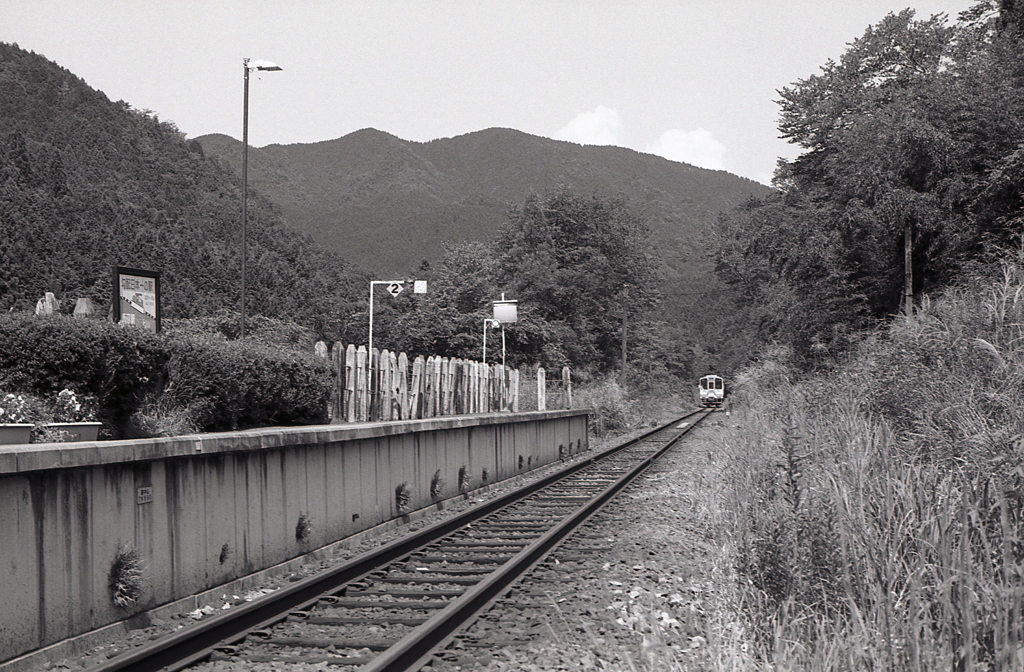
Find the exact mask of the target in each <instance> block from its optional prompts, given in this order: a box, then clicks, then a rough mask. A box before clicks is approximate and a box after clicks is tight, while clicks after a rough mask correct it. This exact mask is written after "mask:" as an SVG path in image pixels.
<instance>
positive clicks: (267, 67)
mask: <svg viewBox="0 0 1024 672" xmlns="http://www.w3.org/2000/svg"><path fill="white" fill-rule="evenodd" d="M242 67H243V69H244V70H245V94H244V96H243V104H242V330H241V332H240V335H239V338H241V339H244V338H245V241H246V228H247V224H248V220H249V71H250V70H263V71H269V72H273V71H277V70H281V67H280V66H278V65H276V64H274V63H271V62H270V61H253V62H252V63H251V64H250V63H249V59H248V58H243V59H242Z"/></svg>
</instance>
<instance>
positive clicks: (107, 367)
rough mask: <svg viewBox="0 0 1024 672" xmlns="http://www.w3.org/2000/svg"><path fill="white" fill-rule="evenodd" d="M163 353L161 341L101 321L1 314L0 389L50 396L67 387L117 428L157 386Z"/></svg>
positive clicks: (100, 418)
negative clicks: (91, 399)
mask: <svg viewBox="0 0 1024 672" xmlns="http://www.w3.org/2000/svg"><path fill="white" fill-rule="evenodd" d="M167 359H168V353H167V350H166V347H165V345H164V343H163V341H162V339H161V338H160V337H158V336H155V335H153V334H150V333H148V332H145V331H142V330H141V329H124V328H120V327H115V326H114V325H112V324H110V323H109V322H103V321H100V320H82V319H76V318H71V317H62V316H51V317H37V316H35V315H31V314H24V313H15V314H9V315H4V316H0V389H3V390H8V391H11V392H27V393H31V394H35V395H38V396H40V397H46V398H49V397H53V396H54V395H56V394H58V393H59V392H60V391H61V390H63V389H65V388H67V389H72V390H76V391H77V392H78V393H80V394H84V395H91V396H93V397H95V398H96V400H97V409H96V411H97V412H96V415H97V418H98V419H99V420H101V421H102V422H104V423H106V424H107V425H108V426H121V425H123V424H124V423H125V422H126V421H127V419H128V417H129V416H130V415H131V414H132V413H133V412H134V411H135V410H136V408H137V407H138V405H139V404H140V403H141V401H142V399H143V398H144V397H145V396H146V394H147V393H150V392H153V391H156V390H159V389H160V386H161V384H162V382H163V376H164V372H165V370H166V363H167Z"/></svg>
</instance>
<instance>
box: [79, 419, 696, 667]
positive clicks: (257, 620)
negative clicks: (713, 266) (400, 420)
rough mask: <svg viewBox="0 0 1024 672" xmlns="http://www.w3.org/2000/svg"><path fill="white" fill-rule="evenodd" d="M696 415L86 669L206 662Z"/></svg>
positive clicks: (655, 429)
mask: <svg viewBox="0 0 1024 672" xmlns="http://www.w3.org/2000/svg"><path fill="white" fill-rule="evenodd" d="M701 413H703V414H704V415H703V416H702V417H701V419H703V417H706V415H707V411H705V410H697V411H693V412H690V413H687V414H685V415H683V416H681V417H679V418H676V419H675V420H672V421H671V422H668V423H665V424H664V425H662V426H660V427H656V428H654V429H652V430H651V431H649V432H645V433H644V434H642V435H640V436H638V437H635V438H633V439H631V440H629V441H626V442H624V443H622V444H619V445H617V446H613V447H611V448H608V449H606V450H604V451H602V452H601V453H599V454H597V455H593V456H591V457H589V458H587V459H585V460H580V461H579V462H576V463H574V464H571V465H568V466H567V467H565V468H563V469H560V470H558V471H556V472H553V473H551V474H549V475H548V476H545V477H543V478H541V479H539V480H537V481H536V482H534V483H529V484H527V485H525V486H523V487H522V488H518V489H516V490H513V491H511V492H508V493H506V494H504V495H502V496H500V497H496V498H495V499H493V500H490V501H487V502H484V503H482V504H480V505H478V506H474V507H472V508H469V509H467V510H466V511H464V512H462V513H460V514H456V515H455V516H453V517H451V518H448V519H446V520H442V521H438V522H437V523H435V524H433V525H430V526H428V527H425V528H423V529H422V530H420V531H418V532H415V533H413V534H410V535H407V536H404V537H401V538H398V539H395V540H393V541H391V542H388V543H386V544H384V545H382V546H380V547H379V548H376V549H373V550H370V551H367V552H365V553H362V554H360V555H357V556H356V557H354V558H352V559H350V560H348V561H347V562H344V563H342V564H341V565H339V566H338V567H335V568H334V569H331V570H328V571H325V572H321V573H319V574H316V575H314V576H311V577H308V578H306V579H302V580H300V581H297V582H295V583H293V584H291V585H290V586H288V587H286V588H281V589H278V590H276V591H274V592H273V593H269V594H267V595H265V596H263V597H261V598H257V599H255V600H253V601H252V602H248V603H246V604H244V605H241V606H239V607H237V608H236V609H232V610H231V611H229V612H224V613H221V614H218V615H216V616H212V617H211V618H209V619H208V620H204V621H202V622H201V623H199V624H197V625H195V626H192V627H189V628H185V629H183V630H181V631H179V632H176V633H174V634H171V635H168V636H166V637H163V638H161V639H158V640H155V641H153V642H152V643H149V644H146V645H143V646H141V647H139V648H137V649H133V650H130V651H126V652H124V653H123V654H121V655H119V656H117V657H115V658H112V659H110V660H109V661H107V662H105V663H102V664H100V665H98V666H96V667H93V668H91V669H92V670H94V671H95V672H176V671H177V670H181V669H184V668H186V667H188V666H190V665H193V664H195V663H197V662H199V661H201V660H203V659H205V658H206V657H208V656H209V655H210V654H211V653H212V652H213V651H214V650H215V649H216V648H217V647H220V646H224V645H225V644H231V643H234V642H237V641H239V640H241V639H243V638H245V637H246V636H247V635H248V634H249V633H251V632H252V631H254V630H261V629H264V628H266V627H269V626H270V625H272V624H274V623H277V622H279V621H281V620H283V619H284V618H286V617H287V615H288V613H290V612H292V611H302V610H304V609H306V608H308V607H311V606H312V605H313V604H315V603H316V602H317V600H318V599H319V598H320V597H321V596H322V595H327V594H330V593H332V592H337V591H339V590H340V589H342V588H343V587H344V586H345V585H346V584H348V583H351V582H352V581H355V580H356V579H359V578H361V577H363V576H366V575H367V574H369V573H371V572H373V571H374V570H376V569H379V568H380V567H381V566H384V565H387V564H389V563H392V562H395V561H397V560H400V559H402V558H405V557H407V556H409V555H410V554H411V553H412V552H413V551H415V550H417V549H419V548H421V547H423V546H425V545H427V544H429V543H431V542H433V541H436V540H438V539H440V538H442V537H444V536H446V535H448V534H450V533H452V532H454V531H455V530H457V529H459V528H460V527H463V526H465V525H467V524H468V523H470V522H472V521H474V520H477V519H479V518H483V517H484V516H487V515H490V514H491V513H494V512H495V511H497V510H499V509H502V508H504V507H506V506H508V505H509V504H512V503H513V502H516V501H518V500H520V499H525V498H526V497H529V496H530V495H532V494H534V493H535V492H537V491H539V490H542V489H544V488H546V487H548V486H549V485H551V484H552V483H554V482H556V481H558V480H561V479H563V478H565V477H567V476H570V475H572V474H574V473H576V472H578V471H581V470H583V469H586V468H587V467H589V466H591V465H592V464H594V463H596V462H599V461H601V460H603V459H605V458H607V457H610V456H611V455H614V454H615V453H618V452H621V451H623V450H626V449H628V448H630V447H632V446H634V445H636V444H637V443H640V442H642V441H644V440H645V439H647V438H648V437H650V436H652V435H654V434H657V433H659V432H661V431H664V430H666V429H669V428H670V427H671V426H672V425H674V424H676V423H679V422H681V421H683V420H686V419H687V418H691V417H693V416H694V415H699V414H701ZM698 422H699V420H698ZM696 424H697V422H695V423H694V425H696ZM663 450H664V449H663ZM659 452H663V451H659ZM542 539H543V537H542ZM539 542H540V540H538V542H537V543H539ZM527 550H529V548H528V549H527ZM524 552H525V551H524Z"/></svg>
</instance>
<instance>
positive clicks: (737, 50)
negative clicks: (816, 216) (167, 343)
mask: <svg viewBox="0 0 1024 672" xmlns="http://www.w3.org/2000/svg"><path fill="white" fill-rule="evenodd" d="M972 4H973V0H614V1H612V0H402V1H397V0H395V1H389V0H360V1H356V0H337V1H334V2H330V1H327V0H322V1H313V0H275V1H273V2H269V1H264V0H245V1H244V2H243V1H238V0H70V1H69V0H0V42H13V43H17V44H18V45H19V46H20V47H22V48H23V49H27V50H31V51H35V52H36V53H39V54H42V55H44V56H46V57H47V58H49V59H50V60H53V61H55V62H57V63H58V64H60V65H61V66H63V67H65V68H67V69H68V70H70V71H71V72H73V73H74V74H76V75H78V76H79V77H81V78H82V79H84V80H85V81H86V82H87V83H88V84H89V85H90V86H92V87H93V88H96V89H99V90H101V91H103V92H104V93H105V94H106V95H107V96H108V97H109V98H110V99H112V100H124V101H126V102H128V103H129V104H131V105H132V106H133V107H135V108H138V109H146V110H152V111H153V112H154V113H156V114H157V115H158V116H159V118H160V119H161V120H163V121H171V122H173V123H174V124H176V125H177V127H178V128H179V129H180V130H181V131H182V132H184V133H185V134H186V135H187V136H188V137H196V136H199V135H204V134H206V133H225V134H227V135H231V136H233V137H235V138H239V139H241V137H242V88H243V69H242V59H243V58H244V57H250V58H252V59H254V60H255V59H265V60H269V61H273V62H275V63H277V64H278V65H280V66H281V67H282V68H283V71H281V72H271V73H263V74H260V75H258V76H257V75H256V74H255V73H254V74H253V78H252V80H251V82H250V101H249V106H250V107H249V141H250V143H251V144H252V145H255V146H263V145H267V144H271V143H282V144H289V143H297V142H317V141H321V140H331V139H334V138H338V137H341V136H343V135H346V134H348V133H351V132H353V131H357V130H359V129H362V128H367V127H372V128H376V129H378V130H381V131H386V132H388V133H391V134H394V135H396V136H398V137H400V138H403V139H406V140H415V141H427V140H431V139H434V138H442V137H452V136H456V135H462V134H464V133H470V132H472V131H478V130H481V129H485V128H492V127H505V128H514V129H518V130H521V131H524V132H526V133H532V134H534V135H541V136H546V137H550V138H558V139H563V140H572V141H575V142H581V143H587V144H612V145H619V146H622V147H630V148H632V149H636V150H639V151H643V152H650V153H653V154H659V155H661V156H664V157H666V158H669V159H673V160H677V161H684V162H687V163H692V164H694V165H698V166H702V167H706V168H715V169H722V170H727V171H729V172H731V173H735V174H737V175H743V176H745V177H749V178H751V179H755V180H758V181H762V182H767V181H768V180H769V179H770V177H771V174H772V171H773V170H774V168H775V163H776V160H777V158H778V157H780V156H784V157H789V158H792V157H794V156H796V151H795V149H794V148H793V147H792V146H790V145H788V144H786V143H785V142H783V141H782V140H780V139H779V138H778V130H777V119H778V112H779V110H778V106H777V105H776V104H775V102H774V101H775V100H776V99H777V98H778V95H777V93H776V91H777V90H778V89H780V88H782V87H784V86H787V85H789V84H791V83H793V82H795V81H796V80H798V79H803V78H806V77H808V76H810V75H812V74H815V73H817V72H818V71H819V69H820V67H821V66H822V65H823V64H824V63H825V62H826V61H827V60H828V59H830V58H831V59H838V58H839V56H840V55H841V54H842V53H843V52H844V51H845V45H846V44H847V43H849V42H850V41H851V40H853V39H855V38H857V37H860V36H861V35H862V34H863V33H864V30H865V29H866V28H867V27H868V26H869V25H871V24H874V23H877V22H878V21H879V20H881V19H882V18H883V17H885V15H886V14H888V13H890V12H897V11H899V10H901V9H904V8H906V7H912V8H913V9H915V10H916V11H917V15H918V18H927V17H928V16H930V15H931V14H935V13H946V14H948V15H949V16H950V18H951V19H955V18H956V15H957V14H958V13H959V12H960V11H962V10H964V9H966V8H968V7H970V6H971V5H972ZM0 123H2V120H0Z"/></svg>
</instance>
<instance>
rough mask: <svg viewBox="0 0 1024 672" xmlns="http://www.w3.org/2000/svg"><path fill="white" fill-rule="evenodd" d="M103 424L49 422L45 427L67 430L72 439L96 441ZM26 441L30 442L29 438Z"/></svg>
mask: <svg viewBox="0 0 1024 672" xmlns="http://www.w3.org/2000/svg"><path fill="white" fill-rule="evenodd" d="M102 426H103V423H102V422H48V423H46V424H45V425H43V428H44V429H56V430H59V431H63V432H67V433H68V434H70V435H71V440H72V441H95V440H96V439H97V437H98V436H99V432H100V427H102ZM25 443H28V440H27V439H26V441H25Z"/></svg>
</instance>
